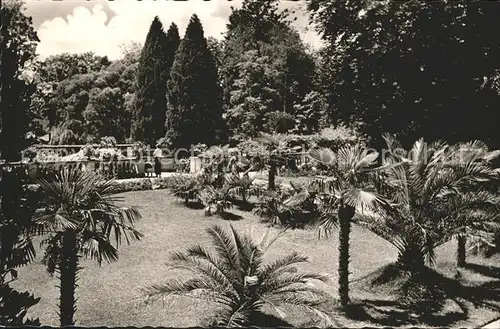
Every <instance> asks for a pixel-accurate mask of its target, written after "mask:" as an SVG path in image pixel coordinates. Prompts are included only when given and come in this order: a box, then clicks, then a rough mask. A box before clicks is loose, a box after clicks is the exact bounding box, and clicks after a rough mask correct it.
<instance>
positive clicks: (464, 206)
mask: <svg viewBox="0 0 500 329" xmlns="http://www.w3.org/2000/svg"><path fill="white" fill-rule="evenodd" d="M499 155H500V151H498V150H495V151H490V150H488V147H487V146H486V144H485V143H483V142H481V141H472V142H467V143H459V144H456V145H452V146H451V147H450V148H449V150H448V158H453V157H455V158H457V157H458V159H457V160H458V161H455V162H453V164H454V166H456V168H457V169H458V170H462V171H463V170H464V168H462V167H464V166H470V165H475V166H476V167H477V168H478V169H476V172H477V173H479V172H480V171H479V169H480V170H481V171H482V174H481V176H486V177H478V178H479V181H478V182H475V183H474V182H471V184H470V186H469V187H468V189H467V191H464V192H462V193H458V194H453V195H452V197H450V198H448V200H447V201H449V203H448V204H449V207H448V208H449V209H448V217H449V220H448V221H445V222H447V223H453V226H454V227H451V228H448V230H449V231H450V232H453V233H454V237H456V239H457V267H464V266H465V265H466V245H467V242H468V240H470V242H472V244H473V245H476V246H477V245H484V244H488V245H492V241H493V240H494V234H495V232H496V231H497V230H498V229H499V228H500V221H499V215H498V214H499V213H500V197H498V194H497V193H496V188H497V184H493V185H492V188H493V189H491V188H489V186H488V185H486V184H488V183H491V182H493V180H495V181H496V182H498V180H497V177H495V172H496V170H494V169H493V168H492V165H491V162H492V160H494V159H496V158H497V157H498V156H499Z"/></svg>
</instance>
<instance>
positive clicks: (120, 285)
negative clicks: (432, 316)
mask: <svg viewBox="0 0 500 329" xmlns="http://www.w3.org/2000/svg"><path fill="white" fill-rule="evenodd" d="M123 197H124V203H125V204H127V205H135V206H138V207H140V209H141V214H142V216H143V219H142V220H141V221H140V222H139V223H138V224H137V229H138V230H139V231H140V232H142V233H143V234H144V238H143V239H142V240H141V241H139V242H134V243H132V244H131V245H123V246H121V248H120V249H119V252H120V259H119V261H118V262H116V263H113V264H105V265H103V266H102V267H99V266H98V265H96V264H95V263H93V262H87V261H85V262H82V265H83V266H84V269H83V270H82V271H81V273H80V279H79V281H78V283H79V285H80V288H78V289H77V298H78V301H77V307H78V310H77V313H76V320H77V325H80V326H166V327H189V326H198V325H200V321H201V320H202V319H203V318H204V317H208V316H210V314H211V313H210V312H211V311H212V310H213V309H211V308H210V305H207V304H206V303H203V302H198V301H195V300H192V299H186V298H175V299H172V300H167V301H165V302H164V303H163V304H162V303H161V302H157V303H154V304H148V305H145V304H144V302H143V298H142V297H141V294H140V291H139V289H140V288H141V287H145V286H147V285H149V284H153V283H158V282H161V281H162V280H163V279H166V278H168V277H173V276H181V275H183V274H184V272H181V271H176V272H172V271H171V270H169V269H168V268H167V267H166V266H165V262H166V261H167V260H168V254H169V252H170V251H173V250H178V249H183V248H185V247H187V246H188V245H191V244H193V243H195V242H201V243H203V242H208V239H207V235H206V233H205V232H204V230H205V228H207V227H209V226H210V225H212V224H214V223H218V224H222V225H224V226H229V222H228V221H224V220H222V219H219V218H218V217H205V216H204V215H203V211H202V210H193V209H188V208H186V207H184V206H183V205H182V204H180V203H179V202H178V201H176V200H175V199H174V198H172V197H171V196H170V195H169V193H168V191H166V190H155V191H141V192H129V193H124V194H123ZM232 212H233V213H235V214H238V215H241V216H243V217H244V218H243V219H241V220H238V221H233V222H232V223H233V225H234V226H235V227H236V228H237V229H238V230H240V231H243V232H251V233H252V234H253V235H254V236H255V237H257V238H258V237H261V236H262V235H263V234H264V233H265V231H266V230H267V228H266V226H265V225H264V224H262V223H260V222H259V220H258V219H257V218H256V217H255V216H253V215H252V214H250V213H243V212H240V211H238V210H232ZM273 231H274V232H277V231H278V230H277V229H273ZM351 241H352V242H351V265H350V269H351V272H352V273H353V274H352V275H351V280H352V281H355V280H357V279H359V278H361V277H364V276H366V275H368V274H370V273H372V272H374V271H376V270H377V269H379V268H380V267H382V266H384V265H387V264H388V263H390V262H393V261H394V260H395V259H396V255H397V254H396V250H395V249H394V248H393V247H392V246H391V245H390V244H388V243H387V242H385V241H384V240H382V239H380V238H378V237H377V236H375V235H373V234H372V233H371V232H369V231H367V230H365V229H363V228H360V227H357V226H354V227H353V231H352V234H351ZM337 246H338V243H337V237H336V236H334V237H332V238H329V239H322V240H318V239H317V231H315V230H294V231H288V232H286V233H285V235H284V236H283V237H281V239H279V240H278V241H277V242H276V243H275V244H274V245H273V246H272V247H271V249H270V250H269V254H268V255H267V256H268V259H269V260H271V259H273V258H275V257H278V256H281V255H285V254H287V253H289V252H291V251H292V250H295V251H298V252H300V253H302V254H305V255H307V256H309V257H310V263H309V264H307V265H306V266H305V267H306V268H305V269H307V270H309V271H314V272H318V273H328V274H330V275H331V277H332V280H331V282H330V284H329V285H325V286H324V288H325V289H326V290H327V291H328V292H329V293H331V294H332V296H337V292H336V291H337V278H336V273H337V256H338V249H337ZM41 256H42V253H41V252H39V254H38V260H37V261H36V262H35V263H33V264H30V265H29V266H27V267H25V268H21V269H20V270H19V280H18V281H17V282H15V283H14V284H13V285H14V286H15V287H17V288H20V289H25V290H28V291H30V292H32V293H34V294H35V296H36V297H42V299H41V301H40V303H39V304H38V305H36V306H35V307H33V308H32V309H31V311H30V313H29V314H28V315H29V316H31V317H39V318H40V321H41V322H42V324H43V325H52V326H57V325H58V324H59V322H58V315H57V303H58V289H57V288H56V285H57V284H58V280H57V279H56V278H55V277H54V278H50V277H49V276H48V274H47V273H46V270H45V267H44V266H43V265H42V264H41V263H40V259H41ZM438 256H439V258H438V267H440V268H442V269H443V272H445V273H446V271H447V270H449V268H451V266H450V264H452V263H453V261H454V245H445V246H443V248H441V249H440V250H439V252H438ZM471 259H472V260H473V261H474V262H476V261H478V260H476V259H473V258H471ZM495 261H496V262H497V264H498V261H499V258H496V259H491V260H490V262H492V263H493V262H495ZM478 262H479V261H478ZM489 265H491V264H489ZM450 271H451V270H450ZM470 272H471V273H469V274H468V275H469V277H473V279H474V280H476V279H477V280H483V281H484V280H493V279H492V278H491V277H488V276H487V275H480V274H475V272H474V273H473V271H472V270H470ZM450 273H451V272H450ZM450 275H451V274H450ZM489 276H492V275H491V273H490V274H489ZM497 277H498V273H497ZM498 282H500V281H498ZM363 290H366V289H355V290H353V291H352V292H351V297H352V298H353V299H354V300H358V299H375V298H378V299H383V298H381V297H380V296H376V295H374V294H371V293H370V292H369V291H368V292H367V291H363ZM287 315H288V317H287V319H286V320H287V321H288V322H290V323H291V324H293V325H295V326H314V325H318V326H319V325H321V324H320V323H319V322H315V321H314V319H316V318H315V316H314V315H312V314H310V313H308V312H306V311H304V310H301V309H292V310H291V311H290V312H288V313H287ZM495 315H496V313H495V312H493V311H485V310H477V311H472V312H471V314H470V317H469V320H465V321H459V322H457V323H455V324H453V326H454V327H471V326H478V325H480V324H482V323H485V322H487V321H488V320H491V319H493V318H494V316H495ZM334 320H335V321H336V325H337V326H346V327H361V326H376V325H377V324H376V323H374V322H369V321H354V320H352V319H349V318H346V317H344V316H340V315H334Z"/></svg>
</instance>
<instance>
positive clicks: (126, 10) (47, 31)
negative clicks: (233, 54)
mask: <svg viewBox="0 0 500 329" xmlns="http://www.w3.org/2000/svg"><path fill="white" fill-rule="evenodd" d="M25 2H26V14H28V15H29V16H31V17H32V18H33V23H34V25H35V28H36V29H37V31H38V37H39V38H40V40H41V42H40V43H39V44H38V50H37V51H38V53H39V54H40V56H41V57H42V58H43V57H46V56H48V55H53V54H58V53H61V52H71V53H81V52H85V51H93V52H95V53H96V54H99V55H107V56H108V57H109V58H110V59H115V58H117V57H119V56H120V53H121V51H120V46H121V45H122V44H126V43H129V42H131V41H136V42H140V43H143V42H144V39H145V38H146V34H147V32H148V29H149V26H150V24H151V21H152V20H153V18H154V16H155V15H158V16H159V17H160V19H161V21H162V23H163V25H164V27H165V29H168V26H169V25H170V24H171V23H172V22H175V23H176V24H177V25H178V26H179V32H180V34H181V37H182V35H183V34H184V30H185V29H186V26H187V23H188V22H189V18H190V17H191V15H192V14H194V13H196V14H197V15H198V17H199V18H200V20H201V22H202V24H203V29H204V31H205V37H209V36H212V37H215V38H218V39H220V38H221V37H222V34H223V32H224V31H225V29H226V24H227V22H228V17H229V14H230V11H231V6H234V7H239V6H241V1H238V0H233V1H227V0H212V1H203V0H189V1H172V0H157V1H153V0H142V1H139V0H114V1H108V0H86V1H85V0H59V1H56V0H25ZM304 3H305V2H304V1H298V2H294V1H282V2H281V6H282V7H284V8H285V7H287V8H296V9H297V12H298V19H297V21H296V27H297V28H298V29H299V31H300V32H301V35H302V36H303V39H304V40H305V41H306V42H307V43H308V44H310V45H312V46H313V47H318V46H319V43H320V39H319V37H318V35H317V34H316V33H315V32H314V31H312V29H308V19H307V16H306V15H305V13H304V9H303V6H304Z"/></svg>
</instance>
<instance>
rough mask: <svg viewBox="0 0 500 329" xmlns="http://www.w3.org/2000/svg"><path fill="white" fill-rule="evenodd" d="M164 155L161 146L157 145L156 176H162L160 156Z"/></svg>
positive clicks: (155, 155) (155, 152)
mask: <svg viewBox="0 0 500 329" xmlns="http://www.w3.org/2000/svg"><path fill="white" fill-rule="evenodd" d="M161 156H162V152H161V149H160V146H158V145H157V146H156V149H155V150H154V152H153V157H154V158H155V175H156V177H161V161H160V157H161Z"/></svg>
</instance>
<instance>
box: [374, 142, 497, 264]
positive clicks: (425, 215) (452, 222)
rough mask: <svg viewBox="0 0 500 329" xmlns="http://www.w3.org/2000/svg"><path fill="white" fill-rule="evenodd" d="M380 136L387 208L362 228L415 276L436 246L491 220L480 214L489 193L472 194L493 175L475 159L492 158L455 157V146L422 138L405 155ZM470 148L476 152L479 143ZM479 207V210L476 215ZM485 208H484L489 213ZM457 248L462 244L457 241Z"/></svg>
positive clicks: (430, 260)
mask: <svg viewBox="0 0 500 329" xmlns="http://www.w3.org/2000/svg"><path fill="white" fill-rule="evenodd" d="M384 138H385V140H386V142H387V146H388V151H389V154H388V156H387V157H385V158H384V159H382V160H383V164H384V168H385V170H384V174H385V176H386V179H385V184H384V188H385V191H384V194H386V195H388V196H391V206H390V207H387V208H386V209H385V210H386V211H385V212H384V213H383V216H382V217H383V220H384V224H383V225H382V226H381V225H377V224H375V225H373V222H366V221H365V224H366V225H368V226H371V229H372V230H373V231H374V232H375V233H377V234H379V235H380V236H382V237H384V238H385V239H386V240H387V241H389V242H391V243H392V244H393V245H394V246H395V247H396V248H397V249H398V251H399V256H398V264H399V265H401V268H402V269H404V270H407V271H409V272H410V273H412V274H417V273H419V272H420V271H421V270H422V269H423V268H424V266H425V263H426V262H427V263H430V264H432V263H433V262H434V260H435V256H434V249H435V247H436V246H438V245H440V244H442V243H444V242H446V241H449V239H450V238H451V237H452V236H453V235H458V236H459V237H460V236H462V237H463V232H464V230H466V229H467V228H472V227H476V228H478V227H479V224H478V221H479V223H481V225H484V224H486V222H485V221H484V219H485V218H491V216H489V215H486V213H487V212H485V211H486V210H487V208H488V207H486V205H487V204H488V203H491V202H487V200H486V199H487V198H488V197H490V196H491V195H490V194H485V193H486V192H485V193H483V194H478V193H479V191H480V187H481V185H482V184H485V183H487V182H489V181H490V180H491V179H496V178H497V176H498V173H497V171H496V170H494V169H492V168H491V166H489V165H487V163H486V162H487V161H482V160H481V159H483V160H486V159H488V158H489V157H492V156H493V155H494V154H493V153H483V152H471V153H469V154H466V153H461V154H458V153H457V149H456V148H454V147H450V146H448V145H447V144H445V143H444V142H439V141H438V142H433V143H430V144H426V143H425V142H424V141H423V140H422V139H420V140H418V141H416V142H415V143H414V145H413V147H412V148H411V150H410V152H406V151H404V150H403V148H402V147H401V145H400V144H399V143H398V142H397V141H396V140H395V139H394V138H393V137H391V136H384ZM470 145H472V146H473V147H471V149H476V150H477V146H478V145H482V144H481V143H480V142H473V143H471V144H470ZM402 151H404V152H402ZM458 156H460V158H457V157H458ZM471 188H474V190H471ZM467 191H469V193H467ZM472 191H474V193H471V192H472ZM474 194H475V195H474ZM495 199H496V198H495ZM492 201H493V199H492ZM479 205H480V206H481V207H483V208H484V209H483V210H482V211H481V209H480V208H479ZM491 209H492V207H491V206H490V207H489V212H491V211H492V210H491ZM369 217H370V216H364V218H365V219H366V218H369ZM375 223H376V222H375ZM459 246H460V249H461V248H462V247H463V246H464V242H463V240H461V242H460V243H459ZM459 253H461V252H459ZM460 257H463V256H460Z"/></svg>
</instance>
